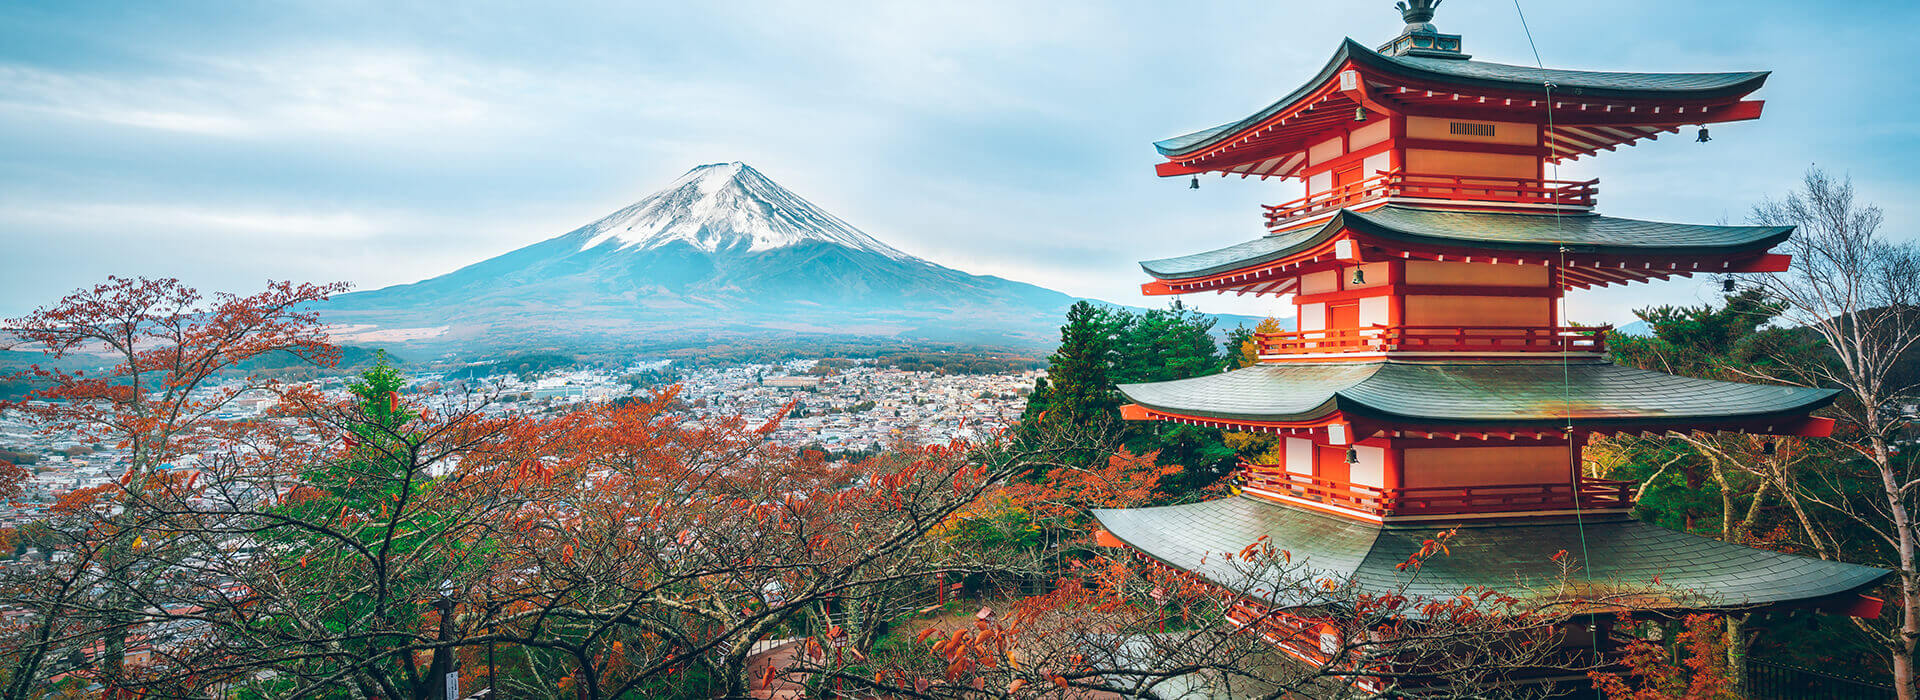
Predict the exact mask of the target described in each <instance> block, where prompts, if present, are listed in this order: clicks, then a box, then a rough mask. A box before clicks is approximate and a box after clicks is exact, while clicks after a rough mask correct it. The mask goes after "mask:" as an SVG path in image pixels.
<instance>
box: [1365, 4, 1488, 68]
mask: <svg viewBox="0 0 1920 700" xmlns="http://www.w3.org/2000/svg"><path fill="white" fill-rule="evenodd" d="M1395 6H1397V7H1399V8H1400V18H1401V19H1404V20H1406V22H1407V26H1406V28H1405V29H1402V30H1400V36H1397V37H1394V38H1393V40H1392V41H1389V42H1387V43H1385V44H1381V45H1380V49H1379V51H1380V53H1383V54H1386V55H1388V56H1426V57H1431V58H1451V59H1466V58H1468V56H1467V55H1466V54H1463V53H1460V35H1459V34H1441V33H1440V30H1438V29H1435V28H1434V27H1433V10H1434V8H1437V7H1439V6H1440V0H1407V1H1406V2H1399V3H1395Z"/></svg>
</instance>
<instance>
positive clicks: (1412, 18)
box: [1394, 0, 1440, 24]
mask: <svg viewBox="0 0 1920 700" xmlns="http://www.w3.org/2000/svg"><path fill="white" fill-rule="evenodd" d="M1394 6H1395V7H1398V8H1400V18H1401V19H1404V20H1406V21H1407V24H1426V23H1428V22H1432V21H1433V9H1434V8H1436V7H1439V6H1440V0H1409V1H1407V2H1396V3H1394Z"/></svg>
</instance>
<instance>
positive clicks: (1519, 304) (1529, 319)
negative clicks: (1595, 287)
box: [1293, 260, 1561, 331]
mask: <svg viewBox="0 0 1920 700" xmlns="http://www.w3.org/2000/svg"><path fill="white" fill-rule="evenodd" d="M1356 271H1357V272H1358V273H1359V274H1360V277H1361V278H1362V282H1361V283H1359V284H1355V283H1354V282H1353V278H1354V274H1355V272H1356ZM1551 278H1552V270H1550V269H1548V268H1547V267H1546V266H1544V265H1514V264H1494V263H1466V262H1436V261H1426V260H1407V261H1393V262H1379V263H1367V264H1363V265H1356V266H1350V267H1345V268H1341V269H1338V270H1325V271H1321V272H1314V273H1310V274H1306V275H1302V276H1301V277H1300V281H1299V286H1298V289H1299V292H1298V293H1297V294H1295V295H1294V299H1293V301H1294V312H1295V318H1296V319H1297V326H1296V327H1297V328H1298V330H1302V331H1318V330H1326V329H1341V328H1366V327H1370V326H1376V325H1377V326H1519V327H1531V328H1545V327H1550V326H1555V325H1558V320H1559V319H1558V313H1557V302H1558V300H1559V298H1560V294H1561V292H1560V290H1559V289H1557V288H1556V287H1554V286H1553V285H1552V283H1551ZM1477 290H1485V291H1484V293H1476V291H1477Z"/></svg>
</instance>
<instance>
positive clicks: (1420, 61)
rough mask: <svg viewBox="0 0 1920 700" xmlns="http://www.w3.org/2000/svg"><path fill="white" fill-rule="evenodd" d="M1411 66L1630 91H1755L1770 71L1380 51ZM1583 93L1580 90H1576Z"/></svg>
mask: <svg viewBox="0 0 1920 700" xmlns="http://www.w3.org/2000/svg"><path fill="white" fill-rule="evenodd" d="M1375 55H1378V56H1380V58H1382V59H1385V60H1387V61H1390V62H1393V63H1397V64H1400V65H1402V66H1405V67H1407V68H1408V69H1411V70H1416V71H1423V72H1426V73H1432V74H1435V75H1439V76H1447V77H1452V78H1459V79H1464V80H1483V81H1488V82H1494V83H1507V84H1511V85H1515V86H1522V87H1527V88H1534V89H1539V88H1541V86H1542V85H1543V84H1545V83H1548V82H1551V83H1553V86H1554V87H1553V89H1554V92H1555V93H1557V94H1560V95H1570V94H1596V93H1597V92H1599V91H1617V92H1624V93H1689V94H1692V93H1703V92H1704V93H1716V94H1722V93H1725V92H1726V91H1728V90H1741V89H1744V91H1746V92H1752V91H1754V90H1758V89H1760V84H1761V83H1764V82H1766V80H1767V75H1768V73H1767V71H1737V72H1732V73H1622V72H1616V71H1585V70H1556V69H1553V68H1544V69H1543V68H1535V67H1533V66H1515V65H1509V64H1505V63H1489V62H1486V61H1463V60H1459V59H1453V58H1434V57H1426V56H1387V55H1384V54H1375ZM1576 89H1577V90H1580V91H1581V92H1580V93H1574V92H1573V91H1574V90H1576Z"/></svg>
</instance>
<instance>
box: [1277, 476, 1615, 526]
mask: <svg viewBox="0 0 1920 700" xmlns="http://www.w3.org/2000/svg"><path fill="white" fill-rule="evenodd" d="M1240 477H1241V479H1243V480H1244V482H1245V483H1246V485H1247V486H1249V487H1252V488H1256V489H1261V490H1265V491H1271V492H1275V493H1282V494H1287V495H1291V496H1296V497H1300V498H1305V499H1308V500H1314V501H1319V502H1321V503H1326V504H1328V505H1333V506H1339V507H1342V508H1350V509H1354V510H1360V511H1365V512H1369V513H1375V514H1380V515H1453V514H1462V513H1506V512H1515V511H1529V510H1571V509H1573V508H1574V507H1575V506H1576V505H1578V506H1579V507H1580V508H1582V509H1587V508H1592V509H1608V508H1626V507H1628V506H1631V505H1633V482H1631V481H1614V480H1611V479H1587V478H1582V479H1581V480H1580V492H1579V499H1578V502H1577V503H1576V501H1575V498H1574V491H1573V487H1572V486H1571V485H1570V484H1568V483H1566V482H1560V483H1550V484H1500V485H1495V486H1422V487H1414V488H1399V489H1380V488H1374V487H1370V486H1363V485H1360V484H1353V483H1348V482H1344V481H1334V480H1331V479H1322V478H1319V477H1315V476H1309V475H1305V474H1295V473H1293V472H1289V471H1287V470H1286V469H1285V468H1283V467H1281V466H1280V465H1277V464H1243V465H1241V471H1240Z"/></svg>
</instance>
